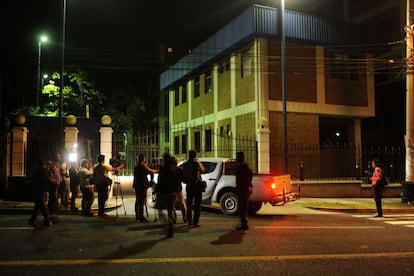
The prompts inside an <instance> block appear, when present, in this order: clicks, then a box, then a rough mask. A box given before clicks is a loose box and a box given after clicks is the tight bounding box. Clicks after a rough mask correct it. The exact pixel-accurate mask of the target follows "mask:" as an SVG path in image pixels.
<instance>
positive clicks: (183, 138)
mask: <svg viewBox="0 0 414 276" xmlns="http://www.w3.org/2000/svg"><path fill="white" fill-rule="evenodd" d="M186 152H187V135H185V134H184V135H182V136H181V153H186Z"/></svg>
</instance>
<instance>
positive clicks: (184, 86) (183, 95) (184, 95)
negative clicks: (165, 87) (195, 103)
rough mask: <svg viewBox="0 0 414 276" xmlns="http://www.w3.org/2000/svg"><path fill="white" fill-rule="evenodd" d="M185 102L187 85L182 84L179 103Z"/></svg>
mask: <svg viewBox="0 0 414 276" xmlns="http://www.w3.org/2000/svg"><path fill="white" fill-rule="evenodd" d="M186 102H187V83H184V84H183V86H182V87H181V103H186Z"/></svg>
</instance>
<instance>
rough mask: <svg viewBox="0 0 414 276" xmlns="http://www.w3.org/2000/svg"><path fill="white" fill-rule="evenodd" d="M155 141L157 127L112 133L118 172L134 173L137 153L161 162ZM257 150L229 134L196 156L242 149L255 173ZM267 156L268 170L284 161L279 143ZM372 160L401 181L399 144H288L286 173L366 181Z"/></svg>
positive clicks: (402, 168) (228, 153)
mask: <svg viewBox="0 0 414 276" xmlns="http://www.w3.org/2000/svg"><path fill="white" fill-rule="evenodd" d="M232 139H235V140H232ZM233 142H234V143H233ZM158 144H159V143H158V137H157V132H156V130H154V131H146V132H143V133H138V134H136V135H134V136H133V137H132V136H131V137H128V136H127V135H125V134H123V135H115V136H114V144H113V152H114V153H119V154H120V155H121V159H123V161H124V164H125V168H124V169H123V170H122V171H121V174H122V175H132V174H133V170H134V166H135V164H136V157H137V156H138V154H144V155H145V156H146V158H147V161H148V162H149V161H151V160H154V161H155V162H156V163H157V164H158V165H160V164H161V161H162V154H163V152H161V151H160V148H159V146H158ZM234 146H235V147H234ZM257 150H258V149H257V142H256V141H255V140H254V139H253V138H252V137H231V138H230V137H229V138H225V139H224V140H223V141H221V144H219V145H218V147H217V148H216V149H212V150H211V151H208V152H206V151H204V149H203V147H201V151H200V152H198V156H200V157H208V156H212V152H214V151H216V152H217V154H218V155H219V156H220V157H224V158H234V157H235V153H236V151H244V152H245V155H246V161H247V162H248V163H249V164H250V166H251V167H252V169H253V171H256V172H257V167H258V164H257V162H258V153H257ZM270 155H271V171H272V172H274V171H278V170H277V169H276V170H275V168H274V167H280V166H281V164H283V147H282V145H281V144H271V145H270ZM373 159H379V160H380V162H381V167H382V169H383V170H384V172H385V175H386V176H387V177H389V178H390V180H391V181H392V182H395V183H398V182H400V183H401V182H402V181H403V180H404V178H405V149H404V148H403V147H398V146H378V145H375V146H373V145H366V146H362V147H355V146H354V145H336V146H331V147H326V146H323V147H321V146H320V145H315V144H289V148H288V173H289V174H290V175H291V177H292V179H297V180H299V179H300V180H328V179H331V180H340V179H342V180H343V179H361V180H365V182H367V178H366V176H365V174H364V171H365V170H368V169H369V168H370V165H371V160H373ZM272 166H273V168H272ZM279 169H280V168H279Z"/></svg>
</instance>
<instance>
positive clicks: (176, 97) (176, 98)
mask: <svg viewBox="0 0 414 276" xmlns="http://www.w3.org/2000/svg"><path fill="white" fill-rule="evenodd" d="M179 104H180V89H179V88H178V87H177V88H176V89H175V90H174V105H175V106H177V105H179Z"/></svg>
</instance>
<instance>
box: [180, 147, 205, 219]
mask: <svg viewBox="0 0 414 276" xmlns="http://www.w3.org/2000/svg"><path fill="white" fill-rule="evenodd" d="M196 155H197V154H196V152H195V150H190V151H189V152H188V160H187V161H186V162H185V163H184V164H183V166H182V168H183V172H184V179H185V181H184V182H185V183H186V184H187V186H186V192H187V200H186V204H187V221H188V225H194V226H195V227H198V226H200V225H199V221H200V211H201V207H200V205H201V199H202V193H203V187H202V185H201V174H202V173H204V171H205V169H204V166H203V164H202V163H201V162H200V160H198V159H196ZM193 201H194V208H193ZM193 209H194V217H193Z"/></svg>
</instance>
